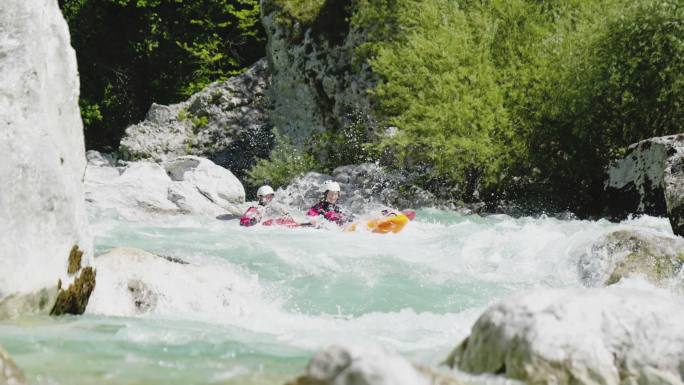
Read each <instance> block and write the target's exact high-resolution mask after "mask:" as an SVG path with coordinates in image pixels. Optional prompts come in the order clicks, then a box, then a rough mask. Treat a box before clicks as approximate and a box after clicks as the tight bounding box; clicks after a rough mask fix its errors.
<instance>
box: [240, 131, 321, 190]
mask: <svg viewBox="0 0 684 385" xmlns="http://www.w3.org/2000/svg"><path fill="white" fill-rule="evenodd" d="M317 168H318V165H317V164H316V162H315V161H314V158H313V157H312V156H311V155H309V154H307V153H305V152H303V151H302V150H300V149H297V148H296V147H295V146H293V145H292V143H291V142H290V141H289V140H288V139H287V138H286V137H284V136H282V135H281V134H279V133H278V132H277V130H275V146H274V148H273V150H272V151H271V154H270V156H269V158H268V159H259V160H258V161H257V163H256V165H254V166H253V167H252V168H251V169H250V170H249V171H248V172H247V184H248V185H249V187H252V188H256V187H257V186H260V185H262V184H270V185H271V187H273V188H274V189H277V188H278V187H281V186H284V185H287V184H288V183H289V182H290V181H292V180H293V179H294V178H296V177H298V176H300V175H302V174H304V173H306V172H308V171H312V170H315V169H317Z"/></svg>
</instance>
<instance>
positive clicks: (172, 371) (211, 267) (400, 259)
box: [0, 209, 672, 385]
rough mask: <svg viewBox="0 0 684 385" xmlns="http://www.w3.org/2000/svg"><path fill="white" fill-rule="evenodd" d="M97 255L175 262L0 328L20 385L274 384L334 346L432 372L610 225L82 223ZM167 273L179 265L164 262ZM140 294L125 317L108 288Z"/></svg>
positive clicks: (125, 269) (111, 278) (103, 284)
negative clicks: (83, 305)
mask: <svg viewBox="0 0 684 385" xmlns="http://www.w3.org/2000/svg"><path fill="white" fill-rule="evenodd" d="M91 225H92V232H93V233H94V235H95V243H96V254H97V255H100V254H104V253H106V252H108V251H109V250H111V249H112V248H114V247H117V246H127V247H136V248H140V249H144V250H147V251H149V252H152V253H155V254H158V255H163V256H165V257H167V258H168V259H172V260H174V261H176V262H169V261H168V260H166V259H163V260H162V259H160V261H161V262H155V263H149V264H147V265H145V264H142V265H140V264H137V265H135V266H130V265H126V264H125V263H122V264H121V265H120V266H116V265H114V266H111V265H110V266H108V267H107V268H101V269H99V271H98V286H97V287H96V289H95V292H94V294H93V296H92V297H91V299H90V303H89V305H88V308H87V310H86V314H85V315H83V316H78V317H61V318H50V317H25V318H20V319H16V320H13V321H7V322H4V323H3V324H1V325H0V326H1V327H0V345H2V346H4V347H5V348H6V349H7V350H8V351H9V352H10V354H11V355H12V357H13V358H14V360H15V361H16V363H17V365H18V366H19V367H21V368H22V369H23V370H24V371H25V373H26V374H27V376H28V377H29V379H30V380H31V382H32V383H34V384H63V385H91V384H92V385H95V384H112V385H124V384H126V385H131V384H145V385H156V384H178V385H181V384H183V385H187V384H284V383H285V382H286V381H287V380H288V379H291V378H293V377H295V376H297V375H298V374H301V373H302V372H303V370H304V368H305V366H306V363H307V361H308V360H309V358H310V357H311V356H312V354H313V353H314V352H316V351H317V350H319V349H321V348H323V347H326V346H328V345H331V344H335V343H342V344H345V345H354V346H358V347H360V348H361V349H363V348H365V347H367V348H368V349H374V348H377V347H382V348H383V349H388V350H392V351H396V352H399V353H400V354H401V355H403V356H404V357H406V358H408V359H410V360H412V361H414V362H417V363H421V364H426V365H429V366H433V367H435V366H438V365H439V363H440V362H441V361H442V360H443V359H444V358H445V357H446V355H447V354H448V353H449V351H450V350H451V349H453V348H454V347H455V346H456V345H457V344H458V343H459V342H460V341H461V339H463V338H464V337H466V336H467V335H468V333H469V330H470V327H471V326H472V324H473V323H474V322H475V320H476V319H477V317H478V316H479V314H481V312H482V311H483V310H484V309H485V308H486V307H487V306H488V305H489V304H491V303H493V302H495V301H497V300H499V299H501V298H504V297H506V296H508V295H510V294H513V293H515V292H519V291H525V290H529V289H535V288H562V287H579V286H581V284H580V280H579V276H578V272H577V263H578V260H579V257H580V256H581V255H582V254H583V253H585V252H587V251H588V250H589V249H590V248H591V245H592V243H593V242H594V241H596V240H597V239H598V238H600V237H601V236H602V235H604V234H606V233H608V232H610V231H613V230H617V229H622V228H627V229H629V228H639V229H641V230H647V231H651V232H654V233H663V234H669V235H671V234H672V231H671V229H670V226H669V224H668V222H667V220H666V219H663V218H653V217H647V216H646V217H641V218H637V219H630V220H626V221H624V222H622V223H619V224H616V223H610V222H607V221H604V220H600V221H581V220H559V219H554V218H547V217H541V218H518V219H514V218H511V217H508V216H504V215H499V216H496V215H495V216H488V217H480V216H476V215H470V216H467V215H461V214H456V213H453V212H447V211H440V210H434V209H429V210H421V211H418V216H417V218H416V220H415V221H413V222H411V223H409V224H408V225H407V227H406V228H405V229H404V230H403V231H402V232H400V233H398V234H382V235H380V234H373V233H369V232H363V231H361V232H353V233H349V232H342V231H336V230H320V229H318V230H317V229H312V228H297V229H287V228H276V227H270V228H269V227H263V226H256V227H253V228H242V227H240V226H238V224H237V222H236V221H219V220H215V219H212V218H199V217H170V218H169V217H165V218H152V219H148V220H146V221H138V222H127V221H125V220H122V219H117V218H115V217H108V216H104V215H101V216H98V217H92V218H91ZM179 261H180V262H181V263H178V262H179ZM131 277H134V278H135V279H136V280H139V281H140V282H143V283H145V284H146V285H147V286H149V287H151V288H153V291H154V292H155V293H156V297H155V301H154V304H153V306H151V307H150V308H149V309H144V311H141V310H140V309H136V308H135V307H133V306H131V301H130V298H129V296H130V293H128V292H127V287H126V285H125V284H123V283H122V282H127V280H129V279H130V278H131Z"/></svg>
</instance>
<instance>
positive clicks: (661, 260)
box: [578, 230, 684, 287]
mask: <svg viewBox="0 0 684 385" xmlns="http://www.w3.org/2000/svg"><path fill="white" fill-rule="evenodd" d="M682 265H684V240H682V239H681V238H679V237H672V236H666V235H662V234H654V233H650V232H647V231H645V230H644V231H639V230H618V231H614V232H611V233H609V234H607V235H605V236H603V237H601V239H599V240H598V241H596V242H595V243H594V244H593V245H592V246H591V249H590V250H588V251H587V252H586V253H584V254H583V255H582V256H581V257H580V259H579V262H578V271H579V274H580V278H581V279H582V283H583V284H584V285H586V286H594V287H595V286H603V285H610V284H613V283H616V282H618V281H619V280H620V279H622V278H623V277H628V276H631V275H634V274H639V275H642V276H645V277H646V278H648V279H649V280H650V281H651V282H653V283H655V284H658V285H666V284H667V283H668V282H669V281H671V280H673V279H674V278H676V277H677V276H678V275H679V274H680V273H681V271H682ZM680 281H681V279H680ZM679 283H680V284H681V282H679Z"/></svg>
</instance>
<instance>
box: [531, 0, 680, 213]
mask: <svg viewBox="0 0 684 385" xmlns="http://www.w3.org/2000/svg"><path fill="white" fill-rule="evenodd" d="M602 11H603V14H602V15H601V16H602V17H604V18H606V20H604V21H601V20H596V19H598V17H597V16H595V17H594V20H592V19H590V20H591V21H593V23H586V26H584V27H583V28H579V29H577V30H576V31H575V32H574V34H568V35H567V40H568V41H569V42H570V44H567V45H566V46H564V47H561V49H560V50H559V51H558V52H559V54H557V55H556V56H555V57H553V59H554V60H552V61H550V62H549V63H550V64H553V66H552V67H550V68H547V69H546V71H545V74H546V76H547V78H546V79H544V82H542V84H540V85H539V86H538V87H537V88H536V90H535V95H534V96H533V97H531V98H530V99H531V100H530V102H531V103H532V107H533V108H534V111H535V116H534V117H533V118H532V119H529V120H528V122H527V124H528V127H527V129H526V132H524V135H523V137H524V140H525V141H526V144H527V146H528V147H527V148H528V153H527V154H526V160H527V161H528V162H529V163H528V164H529V165H530V166H533V167H536V168H537V169H538V170H540V176H541V178H543V179H544V180H545V182H546V183H547V184H548V192H549V193H550V194H552V195H554V196H556V197H557V199H558V200H559V201H560V203H561V204H562V205H563V206H564V207H567V208H570V209H573V210H576V211H587V212H590V213H594V214H597V213H600V211H601V209H602V206H603V205H604V202H603V201H602V200H601V197H602V196H603V194H602V190H603V183H604V180H605V174H604V169H605V167H606V166H607V165H608V164H609V163H610V161H611V160H612V159H615V158H618V157H620V156H622V155H624V152H625V149H626V147H627V146H628V145H629V144H631V143H634V142H637V141H639V140H642V139H646V138H648V137H652V136H660V135H665V134H673V133H677V132H681V131H682V124H681V122H682V121H683V120H682V119H683V118H684V109H682V106H684V89H683V88H682V85H683V84H684V8H682V6H681V5H679V3H678V2H675V1H669V0H646V1H633V2H630V3H629V4H624V3H622V4H618V3H614V4H613V7H612V9H610V10H609V11H606V10H605V8H603V9H602ZM606 14H607V15H606ZM606 16H608V17H606Z"/></svg>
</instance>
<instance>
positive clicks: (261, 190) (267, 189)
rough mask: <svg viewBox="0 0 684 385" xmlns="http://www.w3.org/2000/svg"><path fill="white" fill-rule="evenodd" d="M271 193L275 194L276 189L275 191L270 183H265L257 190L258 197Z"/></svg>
mask: <svg viewBox="0 0 684 385" xmlns="http://www.w3.org/2000/svg"><path fill="white" fill-rule="evenodd" d="M269 194H275V191H273V188H272V187H271V186H269V185H263V186H261V187H259V189H258V190H257V198H258V197H263V196H266V195H269Z"/></svg>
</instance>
